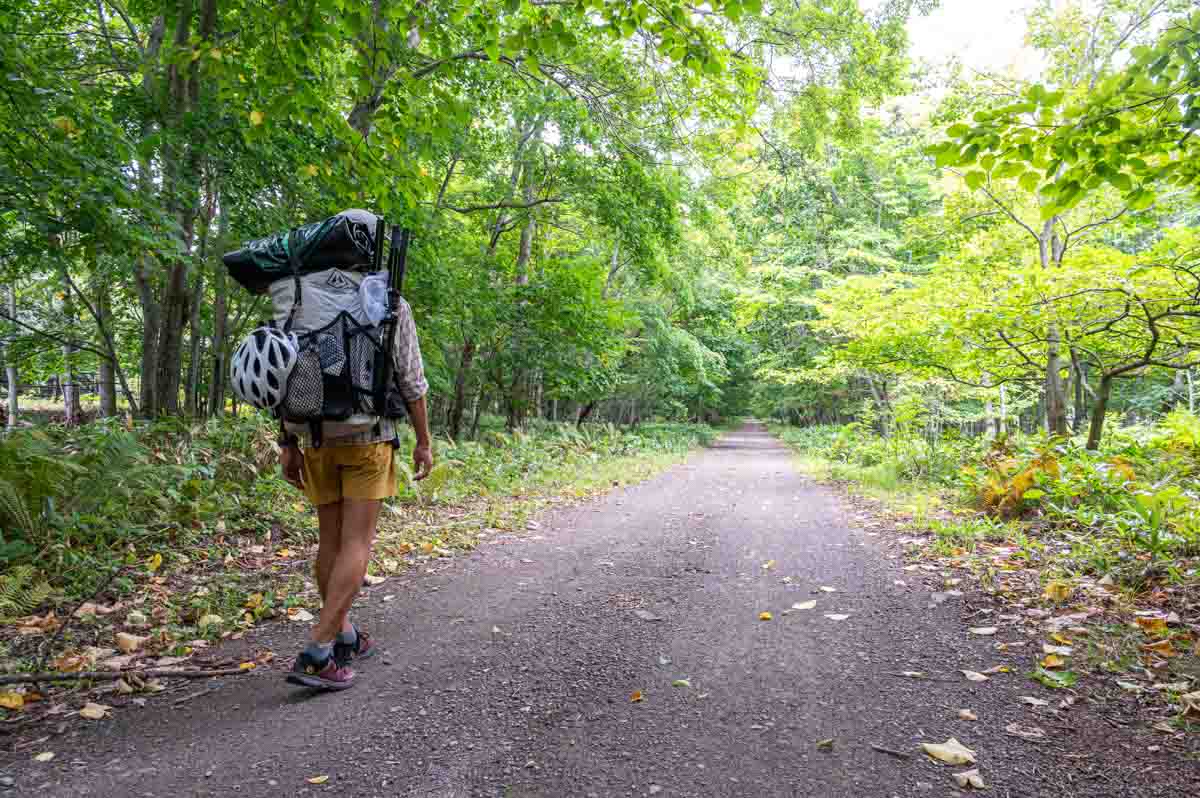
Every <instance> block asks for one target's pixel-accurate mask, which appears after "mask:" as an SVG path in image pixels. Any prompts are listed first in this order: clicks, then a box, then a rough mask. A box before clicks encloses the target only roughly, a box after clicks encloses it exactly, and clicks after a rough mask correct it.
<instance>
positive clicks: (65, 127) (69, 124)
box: [50, 116, 79, 136]
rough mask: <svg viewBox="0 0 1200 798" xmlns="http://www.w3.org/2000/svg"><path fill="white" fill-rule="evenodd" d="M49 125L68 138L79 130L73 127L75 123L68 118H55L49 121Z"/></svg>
mask: <svg viewBox="0 0 1200 798" xmlns="http://www.w3.org/2000/svg"><path fill="white" fill-rule="evenodd" d="M50 124H52V125H54V126H55V127H56V128H58V129H59V130H61V131H62V132H63V133H64V134H66V135H68V136H70V135H72V134H73V133H75V132H76V131H77V130H78V129H79V128H77V127H75V123H74V122H73V121H71V119H70V118H69V117H65V116H56V117H54V118H53V119H51V120H50Z"/></svg>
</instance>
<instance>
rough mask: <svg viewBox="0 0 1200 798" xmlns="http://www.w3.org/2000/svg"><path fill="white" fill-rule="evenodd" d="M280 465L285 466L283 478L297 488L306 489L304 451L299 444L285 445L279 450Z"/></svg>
mask: <svg viewBox="0 0 1200 798" xmlns="http://www.w3.org/2000/svg"><path fill="white" fill-rule="evenodd" d="M279 465H281V466H283V478H284V479H285V480H287V482H288V484H289V485H291V486H293V487H295V488H296V489H297V490H304V471H303V466H304V453H303V452H302V451H300V447H299V446H295V445H291V446H284V447H282V448H281V449H280V450H279Z"/></svg>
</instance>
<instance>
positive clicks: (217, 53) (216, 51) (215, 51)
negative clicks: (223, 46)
mask: <svg viewBox="0 0 1200 798" xmlns="http://www.w3.org/2000/svg"><path fill="white" fill-rule="evenodd" d="M208 55H209V57H210V58H212V59H213V60H214V61H220V60H221V50H220V48H219V47H214V48H212V49H211V50H209V51H208Z"/></svg>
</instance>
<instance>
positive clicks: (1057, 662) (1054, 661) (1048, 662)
mask: <svg viewBox="0 0 1200 798" xmlns="http://www.w3.org/2000/svg"><path fill="white" fill-rule="evenodd" d="M1066 664H1067V661H1066V660H1065V659H1063V658H1062V657H1060V656H1058V655H1057V654H1047V655H1046V656H1045V657H1043V658H1042V667H1043V668H1061V667H1062V666H1063V665H1066Z"/></svg>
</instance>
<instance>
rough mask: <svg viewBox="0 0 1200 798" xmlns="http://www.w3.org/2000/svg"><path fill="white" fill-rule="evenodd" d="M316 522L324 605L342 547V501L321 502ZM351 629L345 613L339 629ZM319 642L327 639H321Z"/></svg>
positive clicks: (318, 582)
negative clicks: (318, 534)
mask: <svg viewBox="0 0 1200 798" xmlns="http://www.w3.org/2000/svg"><path fill="white" fill-rule="evenodd" d="M317 524H318V526H319V527H320V543H319V544H318V546H317V563H316V577H317V590H318V591H319V592H320V593H321V604H322V606H324V605H325V603H326V602H327V600H328V595H329V579H330V577H331V576H332V574H333V566H334V563H336V562H337V558H338V552H339V551H340V550H341V548H342V502H333V503H331V504H322V505H320V506H319V507H317ZM353 629H354V626H353V625H352V624H351V623H350V616H349V613H347V615H346V619H345V620H344V621H343V622H342V628H341V629H340V631H341V632H342V633H343V634H346V635H349V634H350V633H351V632H352V631H353ZM314 639H315V638H314ZM320 642H322V643H323V642H327V641H325V640H321V641H320Z"/></svg>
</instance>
